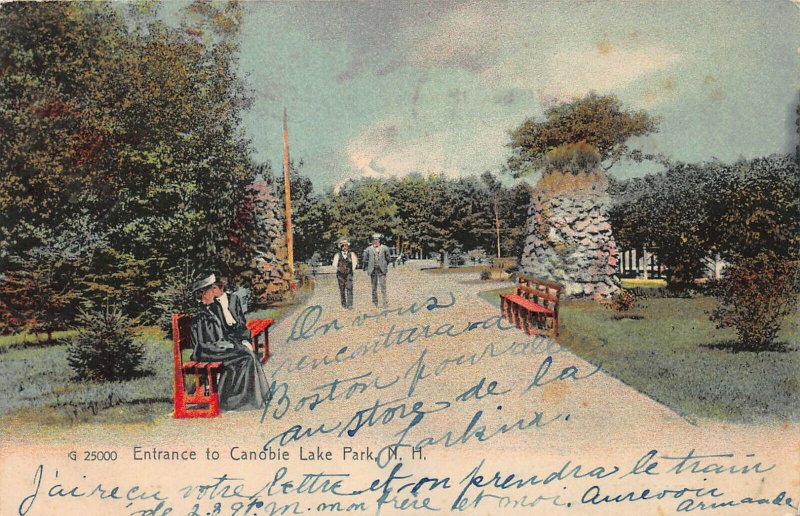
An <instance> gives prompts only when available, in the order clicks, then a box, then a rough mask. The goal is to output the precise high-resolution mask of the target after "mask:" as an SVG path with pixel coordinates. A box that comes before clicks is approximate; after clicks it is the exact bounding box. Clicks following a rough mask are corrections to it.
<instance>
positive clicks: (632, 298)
mask: <svg viewBox="0 0 800 516" xmlns="http://www.w3.org/2000/svg"><path fill="white" fill-rule="evenodd" d="M605 305H606V307H608V308H610V309H612V310H616V311H618V312H627V311H628V310H631V309H632V308H636V307H637V306H638V305H639V298H638V297H637V296H636V294H634V293H633V292H631V291H629V290H624V289H623V290H620V291H619V292H618V293H617V294H615V295H614V296H613V297H612V298H611V299H609V300H608V301H606V302H605Z"/></svg>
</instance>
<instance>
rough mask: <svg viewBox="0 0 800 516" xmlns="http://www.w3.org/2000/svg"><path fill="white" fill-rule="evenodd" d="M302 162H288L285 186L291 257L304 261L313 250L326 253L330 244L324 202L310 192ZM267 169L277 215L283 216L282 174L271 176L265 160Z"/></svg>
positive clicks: (308, 180) (329, 249) (328, 252)
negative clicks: (288, 199)
mask: <svg viewBox="0 0 800 516" xmlns="http://www.w3.org/2000/svg"><path fill="white" fill-rule="evenodd" d="M302 167H303V162H302V161H299V162H297V163H295V162H294V161H290V162H289V186H290V188H291V203H292V237H293V239H294V241H293V251H294V259H295V261H307V260H309V259H310V258H311V257H312V256H313V255H314V253H315V252H319V251H325V254H330V251H331V245H330V242H329V241H328V239H327V238H326V229H327V226H328V225H329V224H330V215H329V210H328V203H326V202H325V200H326V199H324V198H323V197H322V196H321V195H319V194H316V193H315V192H314V185H313V184H312V183H311V180H310V179H309V178H308V177H306V176H304V175H302V174H301V169H302ZM264 170H265V171H268V172H267V174H266V175H267V176H268V182H269V183H270V184H272V185H273V188H274V191H275V199H276V201H277V203H276V204H277V207H278V215H279V216H280V217H281V218H283V217H284V216H285V215H284V214H285V213H286V211H285V204H286V202H285V195H284V184H285V180H284V175H283V174H276V176H277V177H273V173H272V171H271V168H270V165H269V164H265V165H264Z"/></svg>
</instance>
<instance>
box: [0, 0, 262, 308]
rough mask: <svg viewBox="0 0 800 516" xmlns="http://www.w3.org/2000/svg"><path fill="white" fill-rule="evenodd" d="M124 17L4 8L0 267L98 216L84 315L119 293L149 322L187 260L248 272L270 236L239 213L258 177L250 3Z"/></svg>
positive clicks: (83, 7)
mask: <svg viewBox="0 0 800 516" xmlns="http://www.w3.org/2000/svg"><path fill="white" fill-rule="evenodd" d="M140 7H142V6H140ZM144 7H146V6H144ZM124 8H125V7H124V6H121V5H114V4H110V3H88V2H81V3H41V4H34V3H13V4H8V5H4V6H3V7H2V9H0V62H2V63H3V74H2V75H0V134H3V135H4V137H3V138H2V139H1V140H0V170H2V174H0V242H2V244H0V256H2V257H3V260H6V261H7V260H10V259H12V258H13V257H18V258H19V259H22V258H24V257H25V256H27V255H29V254H30V252H31V250H34V249H39V248H42V247H45V246H47V245H49V244H48V238H50V235H53V234H56V235H57V234H59V233H60V231H61V227H62V226H64V225H65V224H67V223H68V221H71V220H74V219H82V218H88V219H89V221H90V224H89V227H90V232H89V233H87V234H88V235H90V236H91V237H93V238H96V239H97V240H98V242H97V243H98V245H97V246H95V248H93V249H92V250H91V251H90V252H88V253H87V255H86V259H87V263H86V264H84V265H85V269H84V271H91V275H89V276H87V277H86V281H85V284H83V285H82V287H81V288H82V291H81V295H82V296H84V297H85V299H86V302H87V303H88V305H87V306H92V305H95V306H96V305H97V304H99V303H101V302H102V300H104V299H105V298H106V297H107V296H112V297H115V298H116V301H118V302H119V303H120V306H122V307H123V309H124V310H125V311H126V312H129V313H132V314H136V315H139V314H143V313H144V314H145V320H152V317H153V314H147V313H145V312H146V311H147V308H148V307H150V306H152V298H151V296H152V293H154V292H157V291H158V289H159V288H161V287H163V286H164V281H165V277H166V276H165V275H166V273H167V272H166V271H168V270H169V269H170V268H171V267H173V266H175V264H177V263H182V261H183V260H185V259H187V258H188V259H189V260H190V261H191V265H192V268H193V269H199V268H203V267H208V266H218V267H223V268H224V269H226V272H228V273H229V274H230V275H233V276H237V275H242V274H245V273H246V272H247V270H248V269H249V268H250V267H252V265H253V260H252V259H253V257H254V256H256V255H257V253H258V245H259V243H263V242H264V241H265V240H268V239H267V237H266V235H263V234H259V233H258V228H257V227H253V225H252V224H249V223H248V222H249V221H248V220H247V217H246V216H243V213H245V214H246V211H247V209H248V208H249V207H248V204H247V203H248V201H249V198H248V195H249V194H250V191H249V185H250V184H251V183H252V181H253V179H254V172H253V168H252V167H251V165H250V161H249V155H250V152H251V151H250V148H249V142H248V141H247V140H246V139H245V138H244V136H243V133H242V131H241V128H240V123H241V113H242V111H243V110H244V109H246V108H247V107H248V106H249V103H250V98H249V96H248V93H247V91H246V90H245V87H244V85H243V83H242V82H241V80H240V79H239V78H238V77H237V74H236V70H237V66H238V64H237V54H238V47H237V44H236V42H235V41H236V37H237V32H238V27H239V26H240V23H239V22H240V21H241V7H240V6H237V5H236V4H235V3H228V4H224V5H218V4H212V3H210V2H206V1H203V0H198V1H195V2H192V3H190V4H189V5H188V6H186V8H185V10H184V21H183V25H182V26H181V27H180V28H171V27H168V26H166V25H165V24H164V23H163V22H161V21H160V20H159V19H158V18H157V16H156V15H155V10H154V9H148V8H134V9H133V10H132V11H131V14H130V16H129V17H128V18H125V17H123V16H122V13H121V11H122V9H124ZM78 272H79V271H77V270H73V271H72V275H73V276H76V275H77V273H78Z"/></svg>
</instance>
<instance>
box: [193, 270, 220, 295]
mask: <svg viewBox="0 0 800 516" xmlns="http://www.w3.org/2000/svg"><path fill="white" fill-rule="evenodd" d="M216 282H217V275H216V274H214V273H213V272H212V273H208V272H205V273H203V274H201V275H200V276H198V277H197V279H195V280H194V283H192V285H191V286H190V287H189V290H191V291H192V292H197V291H198V290H202V289H204V288H206V287H210V286H211V285H213V284H214V283H216Z"/></svg>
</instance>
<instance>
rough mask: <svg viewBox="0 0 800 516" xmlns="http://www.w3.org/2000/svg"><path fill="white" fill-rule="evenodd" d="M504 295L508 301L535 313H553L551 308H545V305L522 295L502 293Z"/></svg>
mask: <svg viewBox="0 0 800 516" xmlns="http://www.w3.org/2000/svg"><path fill="white" fill-rule="evenodd" d="M504 297H505V298H506V299H508V300H509V301H511V302H513V303H516V304H518V305H520V306H521V307H523V308H525V309H526V310H528V311H529V312H536V313H542V314H548V315H554V314H555V312H554V311H553V310H551V309H549V308H547V307H545V306H542V305H540V304H538V303H534V302H533V301H531V300H530V299H525V298H524V297H522V296H517V295H504Z"/></svg>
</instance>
